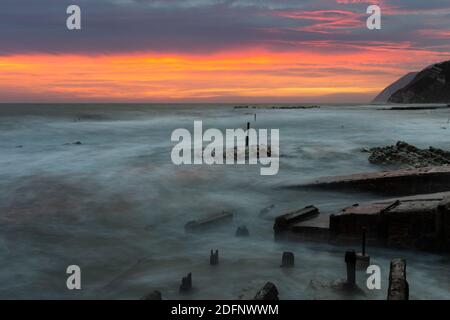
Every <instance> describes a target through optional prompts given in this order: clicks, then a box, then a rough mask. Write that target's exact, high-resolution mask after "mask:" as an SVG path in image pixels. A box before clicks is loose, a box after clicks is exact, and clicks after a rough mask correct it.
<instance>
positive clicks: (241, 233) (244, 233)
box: [236, 226, 250, 237]
mask: <svg viewBox="0 0 450 320" xmlns="http://www.w3.org/2000/svg"><path fill="white" fill-rule="evenodd" d="M249 235H250V233H249V232H248V229H247V227H246V226H240V227H238V228H237V230H236V237H248V236H249Z"/></svg>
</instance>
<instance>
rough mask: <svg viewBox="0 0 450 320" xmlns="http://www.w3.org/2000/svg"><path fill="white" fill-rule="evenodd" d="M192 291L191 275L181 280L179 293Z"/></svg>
mask: <svg viewBox="0 0 450 320" xmlns="http://www.w3.org/2000/svg"><path fill="white" fill-rule="evenodd" d="M191 289H192V273H189V274H188V275H187V276H186V277H183V279H181V285H180V292H186V291H190V290H191Z"/></svg>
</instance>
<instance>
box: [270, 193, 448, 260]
mask: <svg viewBox="0 0 450 320" xmlns="http://www.w3.org/2000/svg"><path fill="white" fill-rule="evenodd" d="M324 217H326V216H325V215H321V216H319V217H318V218H315V219H312V220H309V221H303V222H299V223H296V224H294V225H292V226H291V227H290V228H287V229H285V230H284V231H283V236H284V237H288V238H291V237H292V238H298V239H306V240H322V241H328V242H331V243H342V244H347V243H355V244H358V243H361V233H362V230H365V232H366V234H365V237H366V238H367V239H366V240H367V242H368V243H373V244H375V245H380V246H387V247H394V248H406V249H419V250H427V251H437V252H448V251H449V250H450V192H443V193H434V194H424V195H415V196H409V197H401V198H391V199H386V200H378V201H371V202H365V203H359V204H355V205H353V206H350V207H347V208H344V209H342V210H341V211H340V212H338V213H336V214H333V215H330V216H329V217H328V219H324ZM327 220H328V221H327ZM276 225H277V222H276V221H275V225H274V229H275V226H276ZM364 228H365V229H364ZM275 236H276V238H279V236H280V234H279V230H278V232H275Z"/></svg>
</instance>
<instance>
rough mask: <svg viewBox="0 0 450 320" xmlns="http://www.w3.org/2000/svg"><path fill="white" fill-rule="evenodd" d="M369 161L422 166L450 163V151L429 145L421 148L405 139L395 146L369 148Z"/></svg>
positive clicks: (414, 166) (409, 166)
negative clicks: (426, 147)
mask: <svg viewBox="0 0 450 320" xmlns="http://www.w3.org/2000/svg"><path fill="white" fill-rule="evenodd" d="M369 152H370V156H369V161H370V162H371V163H374V164H379V165H384V166H396V167H408V168H420V167H427V166H441V165H446V164H450V152H448V151H445V150H442V149H438V148H433V147H429V148H428V149H419V148H417V147H415V146H413V145H410V144H408V143H406V142H403V141H398V142H397V143H396V144H395V145H393V146H385V147H377V148H372V149H370V150H369Z"/></svg>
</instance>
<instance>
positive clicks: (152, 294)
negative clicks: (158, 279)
mask: <svg viewBox="0 0 450 320" xmlns="http://www.w3.org/2000/svg"><path fill="white" fill-rule="evenodd" d="M141 300H162V295H161V291H158V290H155V291H153V292H150V293H149V294H147V295H145V296H143V297H142V298H141Z"/></svg>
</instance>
